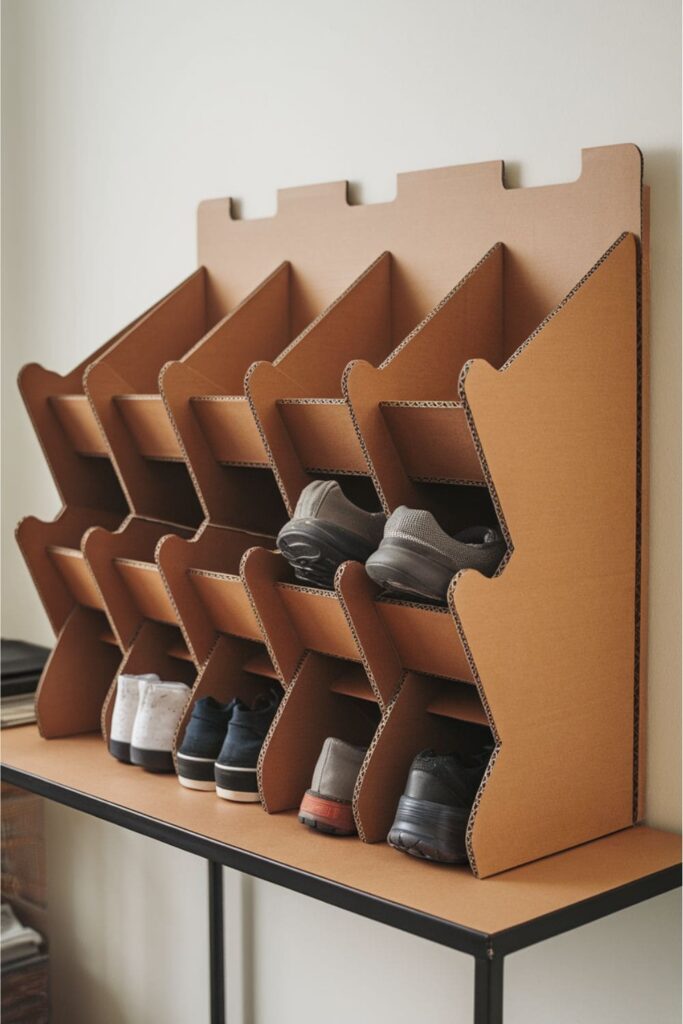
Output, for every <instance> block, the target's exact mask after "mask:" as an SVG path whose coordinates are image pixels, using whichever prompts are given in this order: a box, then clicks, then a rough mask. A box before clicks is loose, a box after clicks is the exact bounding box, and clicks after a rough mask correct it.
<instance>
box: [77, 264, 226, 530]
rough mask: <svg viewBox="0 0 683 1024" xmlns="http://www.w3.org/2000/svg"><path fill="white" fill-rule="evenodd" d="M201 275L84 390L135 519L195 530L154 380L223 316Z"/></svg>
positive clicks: (142, 325)
mask: <svg viewBox="0 0 683 1024" xmlns="http://www.w3.org/2000/svg"><path fill="white" fill-rule="evenodd" d="M209 291H210V275H209V274H208V272H207V271H206V269H205V268H204V267H200V268H199V270H197V271H196V272H195V273H194V274H192V275H191V276H190V277H188V278H187V279H186V280H185V281H183V282H182V283H181V284H180V285H179V286H178V287H177V288H175V289H174V290H173V291H172V292H170V293H169V295H167V296H166V297H165V298H164V299H162V300H161V302H159V303H158V304H157V305H156V306H155V307H154V308H153V309H152V310H150V311H149V312H148V313H147V314H146V315H145V316H143V317H141V318H140V320H138V321H137V322H136V323H135V324H134V325H133V326H132V327H131V328H130V329H129V330H128V331H126V332H125V333H124V334H123V335H122V336H121V337H119V338H118V340H117V341H116V343H115V344H114V345H112V346H111V347H110V348H109V349H108V350H107V351H106V352H104V353H103V354H102V355H101V356H100V357H99V358H98V359H95V360H94V361H93V362H92V363H91V364H90V366H89V367H88V369H87V371H86V373H85V378H84V389H85V393H86V395H87V396H88V399H89V401H90V403H91V406H92V408H93V410H94V412H95V414H96V417H97V419H98V421H99V423H100V424H101V426H102V429H103V431H104V434H105V436H106V439H107V447H108V450H109V452H110V454H111V457H112V459H113V462H114V464H115V466H116V469H117V472H118V476H119V479H120V481H121V485H122V487H123V489H124V491H125V494H126V496H127V499H128V502H129V504H130V506H131V508H132V509H133V511H134V512H135V514H136V515H138V516H143V517H148V518H152V519H159V520H163V519H168V518H169V510H172V511H171V515H172V518H173V521H174V522H177V523H179V524H182V525H189V526H198V525H199V523H200V522H201V520H202V518H203V513H202V508H201V505H200V502H199V499H198V497H197V495H196V492H195V490H194V485H193V483H192V479H191V477H190V474H189V472H188V470H187V467H186V465H185V463H184V461H183V453H182V451H181V448H180V445H179V443H178V441H177V438H176V435H175V431H174V430H173V427H172V425H171V424H170V423H169V420H168V416H167V413H166V409H165V406H164V404H163V402H162V400H161V397H160V395H159V391H158V388H159V380H158V379H159V373H160V371H161V369H162V367H163V366H164V365H165V363H167V362H168V361H169V360H173V359H179V358H180V357H182V356H183V355H184V354H185V353H186V352H187V351H188V350H190V349H192V348H193V347H194V346H195V345H196V343H197V342H198V341H199V340H200V339H201V338H202V337H203V336H204V335H205V334H206V333H207V331H208V330H210V329H211V328H212V327H215V326H216V325H217V323H218V322H219V321H220V319H221V318H222V315H224V313H225V311H219V310H218V309H216V308H214V307H213V306H212V304H211V303H210V301H209Z"/></svg>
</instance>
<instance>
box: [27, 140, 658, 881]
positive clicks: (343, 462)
mask: <svg viewBox="0 0 683 1024" xmlns="http://www.w3.org/2000/svg"><path fill="white" fill-rule="evenodd" d="M648 200H649V195H648V190H647V189H646V188H644V187H643V185H642V158H641V154H640V152H639V150H638V149H637V148H636V147H635V146H630V145H623V146H610V147H605V148H598V149H590V150H585V151H584V152H583V164H582V170H581V174H580V176H579V178H578V179H577V180H576V181H574V182H571V183H566V184H559V185H550V186H544V187H540V188H529V189H508V188H506V187H505V185H504V181H503V166H502V164H501V163H500V162H491V163H483V164H474V165H470V166H463V167H448V168H442V169H439V170H434V171H420V172H416V173H411V174H404V175H401V176H399V179H398V189H397V195H396V199H395V200H394V201H393V202H389V203H382V204H376V205H371V206H351V205H349V203H348V200H347V194H346V184H345V183H343V182H339V183H334V184H330V185H321V186H311V187H305V188H300V189H298V188H295V189H287V190H285V191H284V192H281V193H280V194H279V202H278V211H277V214H276V215H275V216H274V217H271V218H265V219H262V220H253V221H241V220H237V219H235V218H234V217H233V215H232V210H231V205H230V201H229V200H210V201H207V202H204V203H202V204H201V206H200V209H199V262H200V268H199V270H198V271H197V272H196V273H195V274H193V275H192V276H191V277H189V278H188V279H187V280H186V281H184V282H183V283H182V284H181V285H180V286H179V287H178V288H176V290H175V291H173V292H171V294H170V295H168V296H167V297H166V298H165V299H163V300H162V301H161V302H159V303H158V304H157V305H156V306H154V307H153V308H152V309H151V310H150V311H149V312H148V313H146V314H145V315H144V316H142V317H141V318H140V319H138V320H137V321H135V322H134V323H133V324H132V325H131V326H130V327H129V328H127V330H126V331H124V332H123V333H122V334H121V335H119V336H117V337H116V338H115V339H113V341H112V342H110V343H109V344H108V345H106V346H104V348H102V349H101V350H99V351H98V352H97V353H95V355H94V356H93V358H92V360H90V361H89V363H88V364H87V365H86V364H83V365H82V366H80V367H78V368H77V369H76V370H74V371H73V373H72V374H70V375H69V376H68V377H65V378H61V377H57V376H56V375H55V374H51V373H48V372H47V371H44V370H42V369H40V368H38V367H28V368H26V370H25V371H24V372H23V374H22V377H21V387H22V392H23V394H24V397H25V400H26V404H27V406H28V408H29V411H30V413H31V416H32V418H33V421H34V424H35V426H36V430H37V432H38V434H39V437H40V440H41V442H42V445H43V448H44V451H45V454H46V457H47V458H48V461H49V462H50V465H51V468H52V471H53V474H54V476H55V479H56V481H57V485H58V487H59V489H60V493H61V495H62V498H63V501H64V506H65V507H64V509H63V510H62V513H61V514H60V516H59V517H58V518H57V520H55V522H54V523H40V522H38V521H37V520H35V519H27V520H24V521H23V522H22V524H20V527H19V541H20V544H21V546H22V549H23V551H24V554H25V557H26V560H27V562H28V564H29V568H30V569H31V572H32V574H33V577H34V579H35V582H36V585H37V587H38V589H39V591H40V594H41V597H42V599H43V601H44V603H45V606H46V609H47V611H48V615H49V616H50V620H51V622H52V624H53V626H54V628H55V630H56V631H57V632H58V633H59V639H58V643H57V646H56V649H55V652H54V654H53V656H52V659H51V661H50V662H49V663H48V666H47V668H46V670H45V676H44V679H43V682H42V685H41V689H40V692H39V697H38V716H39V723H40V728H41V732H42V734H43V735H44V736H55V735H69V734H71V733H77V732H80V731H86V730H88V729H93V728H96V725H97V721H98V719H99V717H100V713H101V716H102V729H103V732H104V735H105V737H106V735H107V730H108V726H109V720H110V714H111V707H112V698H113V695H114V693H115V682H114V683H112V679H115V675H116V671H117V669H118V667H119V661H120V659H121V657H122V658H123V661H122V665H123V667H124V668H125V669H127V670H128V671H131V672H144V671H157V672H159V674H160V675H162V676H163V677H167V678H169V677H170V678H174V679H182V680H184V681H185V682H187V683H188V684H191V685H192V689H191V691H190V692H189V699H188V705H187V709H186V713H185V716H184V718H183V721H182V722H181V724H180V728H179V730H178V736H177V737H176V746H177V744H178V743H179V742H180V741H181V740H182V736H183V732H184V728H185V725H186V723H187V721H188V718H189V715H190V714H191V709H192V706H193V704H194V701H195V700H197V699H198V698H199V697H202V696H206V695H207V694H212V695H214V696H216V697H217V698H219V699H222V700H227V699H229V698H231V697H232V696H236V695H237V696H242V697H244V698H246V699H249V698H252V697H253V696H255V695H256V694H257V693H259V692H262V691H263V690H266V689H269V688H271V687H279V688H281V689H282V692H283V699H282V702H281V705H280V709H279V712H278V715H277V717H276V720H275V722H274V723H273V726H272V728H271V730H270V733H269V735H268V738H267V740H266V743H265V744H264V747H263V750H262V754H261V759H260V763H259V772H258V775H259V786H260V790H261V797H262V802H263V804H264V806H265V807H266V809H267V810H268V811H280V810H285V809H288V808H293V807H296V806H297V804H298V802H299V800H300V799H301V796H302V794H303V792H304V791H305V789H306V788H307V786H308V785H309V782H310V778H311V774H312V771H313V766H314V764H315V761H316V758H317V755H318V753H319V750H320V747H321V745H322V742H323V740H324V739H325V737H326V736H328V735H338V736H341V737H342V738H344V739H347V740H349V741H351V742H354V743H359V744H363V745H364V746H367V747H368V753H367V755H366V758H365V761H364V764H363V767H362V770H361V773H360V776H359V779H358V783H357V785H356V791H355V795H354V807H353V809H354V815H355V818H356V823H357V826H358V831H359V834H360V836H361V838H363V839H365V840H367V841H370V842H373V841H381V840H383V839H384V838H385V837H386V834H387V831H388V829H389V827H390V824H391V821H392V817H393V813H394V810H395V807H396V804H397V801H398V799H399V797H400V794H401V792H402V789H403V786H404V783H405V779H406V774H407V771H408V768H409V766H410V762H411V760H412V758H413V757H414V756H415V754H416V753H417V752H418V751H419V750H421V749H423V748H424V747H430V746H431V747H434V748H436V749H437V750H442V751H447V750H451V749H454V748H455V749H461V750H472V749H477V748H478V747H480V746H481V744H482V743H483V742H486V741H487V740H488V741H489V742H490V741H491V739H492V740H493V743H494V753H493V756H492V758H491V761H490V763H489V767H488V769H487V772H486V776H485V778H484V781H483V783H482V785H481V787H480V789H479V792H478V795H477V799H476V802H475V805H474V808H473V810H472V814H471V816H470V821H469V826H468V837H467V843H468V853H469V858H470V863H471V866H472V869H473V870H474V872H475V873H476V874H477V875H478V876H480V877H486V876H488V875H492V874H495V873H497V872H500V871H503V870H505V869H507V868H511V867H513V866H515V865H518V864H521V863H524V862H527V861H530V860H534V859H536V858H539V857H542V856H545V855H547V854H551V853H553V852H557V851H560V850H563V849H565V848H567V847H570V846H574V845H576V844H579V843H582V842H585V841H587V840H590V839H593V838H597V837H599V836H602V835H605V834H607V833H609V832H612V831H616V830H618V829H623V828H626V827H628V826H630V825H632V824H634V823H635V822H636V821H638V820H639V818H640V817H641V816H642V813H643V797H642V794H643V784H642V764H643V735H644V729H643V715H644V692H645V664H644V658H645V650H646V642H645V640H646V638H645V632H644V624H645V620H646V608H645V601H646V581H647V573H646V565H647V559H646V547H645V539H646V537H647V501H646V482H647V437H646V430H645V425H646V423H647V409H646V406H645V403H646V396H647V359H646V355H647V309H648V294H649V293H648V281H649V275H648ZM327 477H334V478H336V479H338V480H339V481H340V483H341V485H342V487H343V489H344V490H345V492H346V494H347V495H348V496H349V497H350V498H351V499H352V500H354V501H356V502H357V503H359V504H361V505H363V506H364V507H366V508H368V509H379V508H382V509H384V511H385V512H387V513H390V512H391V511H393V510H394V509H395V508H396V507H397V506H399V505H402V504H405V505H408V506H410V507H414V508H426V509H429V510H430V511H432V512H433V513H434V514H435V515H436V517H437V519H438V520H439V522H440V523H441V525H442V526H443V527H444V528H445V529H447V530H456V529H459V528H462V527H465V526H469V525H474V524H482V523H487V524H490V525H496V524H497V525H498V526H499V528H500V530H501V531H502V533H503V535H504V537H505V540H506V543H507V548H508V550H507V554H506V556H505V558H504V559H503V562H502V564H501V566H500V568H499V569H498V571H497V573H496V575H495V577H494V578H492V579H487V578H485V577H483V576H481V575H480V574H479V573H477V572H474V571H465V572H461V573H459V574H458V575H457V576H456V577H455V578H454V580H453V581H452V583H451V586H450V590H449V594H448V604H447V606H444V607H437V606H434V605H428V604H423V603H420V602H417V601H406V600H399V599H397V598H396V597H391V596H388V595H386V594H382V593H380V592H379V591H378V590H377V588H376V587H375V586H374V584H372V583H371V581H370V580H369V579H368V577H367V575H366V574H365V571H364V568H363V567H362V566H361V565H359V564H356V563H346V564H345V565H343V566H341V567H340V568H339V570H338V572H337V576H336V580H335V587H334V590H331V591H324V590H315V589H312V588H309V587H304V586H300V585H298V584H297V583H296V581H295V580H294V578H293V576H292V573H291V570H290V568H289V566H288V565H287V563H286V562H285V561H284V559H283V558H282V557H281V556H280V555H279V554H277V553H276V552H275V551H274V550H273V549H274V547H275V542H274V537H275V534H276V533H277V531H278V529H279V528H280V527H281V526H282V525H283V523H284V522H285V521H286V519H287V516H288V515H291V514H292V513H293V511H294V507H295V505H296V502H297V499H298V497H299V495H300V493H301V491H302V489H303V488H304V487H305V486H306V484H307V483H308V482H309V481H310V480H311V479H315V478H327ZM195 531H196V532H195ZM133 784H135V785H144V784H145V777H144V775H142V774H137V775H136V777H135V779H134V780H133V779H132V778H131V785H133Z"/></svg>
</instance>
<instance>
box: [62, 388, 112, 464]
mask: <svg viewBox="0 0 683 1024" xmlns="http://www.w3.org/2000/svg"><path fill="white" fill-rule="evenodd" d="M49 401H50V405H51V406H52V408H53V410H54V413H55V416H56V417H57V419H58V420H59V422H60V424H61V425H62V427H63V429H64V432H65V434H66V435H67V437H68V439H69V441H70V442H71V444H72V445H73V449H74V451H75V452H77V453H78V454H79V455H93V456H99V457H101V458H109V452H108V451H107V441H106V438H105V437H104V436H103V434H102V431H101V430H100V427H99V424H98V422H97V420H96V419H95V415H94V413H93V411H92V409H91V407H90V403H89V402H88V399H87V398H86V396H85V395H52V396H51V397H50V399H49Z"/></svg>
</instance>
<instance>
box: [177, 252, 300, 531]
mask: <svg viewBox="0 0 683 1024" xmlns="http://www.w3.org/2000/svg"><path fill="white" fill-rule="evenodd" d="M208 290H209V295H210V293H211V281H210V279H209V282H208ZM290 290H291V273H290V267H289V264H288V263H287V262H283V263H282V264H281V265H280V266H279V267H278V268H277V269H276V270H275V271H273V272H272V273H270V274H269V276H267V277H266V278H265V280H263V281H262V282H260V283H258V285H257V287H255V288H254V290H253V291H251V292H250V294H249V295H248V296H247V298H246V299H244V300H243V301H242V302H240V304H239V305H238V306H237V307H236V308H235V309H234V310H233V311H232V312H230V313H229V314H228V315H227V316H225V317H224V318H223V320H221V321H220V323H219V324H218V325H217V326H216V327H215V328H214V329H213V330H212V331H210V332H209V333H208V334H207V335H206V336H205V337H204V338H202V339H201V341H200V342H199V343H198V344H197V345H196V346H195V347H194V348H193V349H191V350H190V351H189V352H188V353H187V354H186V355H185V356H184V357H183V359H182V360H180V361H176V362H172V363H169V364H168V365H167V366H166V367H165V368H164V369H163V371H162V373H161V375H160V389H161V393H162V395H163V398H164V402H165V405H166V408H167V411H168V414H169V416H170V418H171V421H172V422H173V425H174V428H175V431H176V433H177V435H178V439H179V442H180V445H181V448H182V450H183V452H184V454H185V456H186V458H187V459H188V464H189V469H190V473H191V476H192V479H193V482H194V485H195V488H196V490H197V493H198V495H199V497H200V500H201V503H202V507H203V509H204V512H205V514H206V515H207V516H208V517H209V518H210V519H211V521H212V522H214V523H218V524H222V525H226V526H239V527H243V528H248V529H260V530H263V531H266V532H273V531H275V530H277V529H278V528H279V526H280V525H281V524H282V522H283V521H284V518H285V512H284V506H283V504H282V499H281V498H280V495H279V492H278V490H277V487H276V485H275V482H274V480H273V478H272V474H271V473H270V471H269V470H268V471H265V472H264V471H262V472H258V471H256V472H255V471H254V468H253V467H254V466H261V467H267V466H268V459H267V455H266V452H265V449H264V447H263V442H262V440H261V436H260V434H259V432H258V430H257V429H256V425H255V423H254V419H253V417H252V414H251V410H250V409H249V406H248V403H247V401H246V398H245V397H244V375H245V373H246V371H247V370H248V368H249V366H250V365H251V363H253V362H254V360H256V359H273V358H275V357H276V356H277V355H278V353H279V352H281V351H282V350H283V349H284V348H285V347H286V346H287V344H288V343H289V341H290V340H291V338H292V334H291V326H290ZM238 298H239V299H241V298H242V295H240V296H238ZM226 308H230V307H226ZM219 463H226V464H230V465H228V466H226V465H219Z"/></svg>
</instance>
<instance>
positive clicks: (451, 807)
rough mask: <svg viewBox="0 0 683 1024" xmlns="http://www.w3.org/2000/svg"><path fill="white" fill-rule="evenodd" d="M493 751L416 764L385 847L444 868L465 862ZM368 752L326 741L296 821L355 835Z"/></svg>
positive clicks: (430, 757) (423, 758) (425, 757)
mask: <svg viewBox="0 0 683 1024" xmlns="http://www.w3.org/2000/svg"><path fill="white" fill-rule="evenodd" d="M492 751H493V748H492V747H490V746H489V747H485V748H483V749H482V750H481V751H479V752H478V753H476V754H460V753H452V754H437V753H436V752H435V751H434V750H423V751H422V752H421V753H420V754H418V755H417V757H416V758H415V759H414V761H413V763H412V765H411V767H410V771H409V773H408V781H407V783H406V787H405V791H404V793H403V796H402V797H401V799H400V800H399V803H398V808H397V810H396V816H395V818H394V823H393V825H392V826H391V830H390V832H389V835H388V836H387V842H388V843H389V845H390V846H393V847H394V849H396V850H401V851H402V852H403V853H409V854H411V855H412V856H413V857H421V858H422V859H423V860H433V861H439V862H441V863H444V864H464V863H466V862H467V850H466V847H465V834H466V830H467V820H468V818H469V815H470V811H471V809H472V804H473V803H474V798H475V796H476V794H477V790H478V788H479V786H480V784H481V780H482V778H483V776H484V772H485V770H486V766H487V764H488V762H489V758H490V757H491V753H492ZM366 753H367V749H366V748H364V747H354V746H352V745H351V744H350V743H345V742H344V741H343V740H340V739H336V738H333V737H328V738H327V739H326V740H325V742H324V744H323V748H322V751H321V753H320V757H319V758H318V763H317V764H316V766H315V771H314V772H313V779H312V782H311V788H310V789H309V790H307V791H306V794H305V796H304V798H303V800H302V801H301V806H300V808H299V821H300V822H302V823H303V824H304V825H308V827H309V828H314V829H317V830H318V831H321V832H327V833H329V834H331V835H338V836H349V835H354V833H355V832H356V826H355V823H354V818H353V808H352V801H353V791H354V787H355V784H356V779H357V778H358V773H359V772H360V768H361V765H362V763H363V760H364V758H365V755H366Z"/></svg>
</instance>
